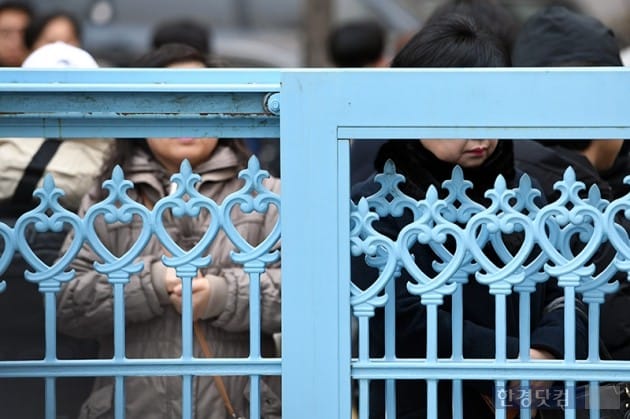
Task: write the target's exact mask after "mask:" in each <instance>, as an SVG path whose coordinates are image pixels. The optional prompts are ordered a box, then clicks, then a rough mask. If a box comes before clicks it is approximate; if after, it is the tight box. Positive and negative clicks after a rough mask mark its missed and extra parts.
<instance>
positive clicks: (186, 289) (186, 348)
mask: <svg viewBox="0 0 630 419" xmlns="http://www.w3.org/2000/svg"><path fill="white" fill-rule="evenodd" d="M187 268H188V267H178V268H176V272H177V275H178V276H179V277H180V278H181V281H182V297H183V301H182V359H184V360H190V359H192V358H193V332H192V331H193V309H192V280H193V278H194V276H195V275H196V274H197V269H196V268H194V267H190V269H187ZM192 393H193V388H192V376H191V375H182V417H183V418H184V419H191V418H192V417H193V400H192Z"/></svg>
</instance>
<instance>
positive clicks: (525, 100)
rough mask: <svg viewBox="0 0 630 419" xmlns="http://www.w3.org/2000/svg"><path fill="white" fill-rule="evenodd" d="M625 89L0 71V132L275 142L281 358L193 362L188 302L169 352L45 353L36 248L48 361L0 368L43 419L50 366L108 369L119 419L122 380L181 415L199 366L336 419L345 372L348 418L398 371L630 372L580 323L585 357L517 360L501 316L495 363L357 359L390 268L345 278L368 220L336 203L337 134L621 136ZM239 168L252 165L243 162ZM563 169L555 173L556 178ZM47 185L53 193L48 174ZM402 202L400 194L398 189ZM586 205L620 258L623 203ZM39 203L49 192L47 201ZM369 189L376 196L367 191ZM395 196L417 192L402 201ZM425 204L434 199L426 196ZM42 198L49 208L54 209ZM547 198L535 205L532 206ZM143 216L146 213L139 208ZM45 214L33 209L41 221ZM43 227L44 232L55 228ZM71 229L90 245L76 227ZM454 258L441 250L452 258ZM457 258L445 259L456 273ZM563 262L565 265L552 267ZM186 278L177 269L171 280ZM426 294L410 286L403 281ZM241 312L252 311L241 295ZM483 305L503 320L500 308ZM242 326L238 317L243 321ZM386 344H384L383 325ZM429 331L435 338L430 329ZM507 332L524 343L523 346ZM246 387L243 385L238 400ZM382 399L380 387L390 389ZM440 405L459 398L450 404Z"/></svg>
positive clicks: (50, 321)
mask: <svg viewBox="0 0 630 419" xmlns="http://www.w3.org/2000/svg"><path fill="white" fill-rule="evenodd" d="M629 93H630V73H628V72H627V71H626V70H625V69H597V70H595V69H562V70H556V69H544V70H516V69H501V70H488V69H483V70H466V71H463V70H372V71H368V70H356V71H353V70H349V71H335V70H276V71H258V70H250V71H240V70H216V69H212V70H199V71H196V70H195V71H185V72H182V71H176V70H115V69H111V70H109V69H99V70H88V71H81V70H70V71H68V70H66V71H45V70H41V71H38V70H31V71H26V70H1V71H0V121H1V122H0V136H2V137H7V136H19V137H31V136H33V137H51V136H54V137H59V138H71V137H130V138H135V137H147V136H159V137H168V136H173V137H177V136H213V137H224V138H230V137H231V138H265V137H271V138H274V137H277V138H279V141H280V148H281V170H282V193H281V198H280V204H281V231H282V278H283V283H282V358H281V359H268V358H262V357H261V356H260V354H259V353H258V352H257V351H256V350H255V349H254V350H252V353H251V354H250V357H249V358H246V359H227V358H224V359H198V358H195V357H192V355H191V351H190V348H191V345H192V334H191V331H190V328H191V325H192V322H191V321H189V320H190V319H191V317H190V310H188V311H187V310H184V313H183V323H182V324H183V325H184V327H183V330H184V332H183V342H184V348H183V356H182V357H181V359H159V360H151V359H149V360H138V359H127V358H125V356H124V340H123V339H122V337H119V338H118V340H117V344H116V349H115V353H116V355H115V356H114V358H113V359H112V360H86V361H66V360H57V359H56V356H55V339H54V330H55V297H54V294H55V292H56V291H57V289H58V288H57V287H58V286H59V281H63V280H67V279H69V277H68V276H64V274H63V273H62V271H63V268H64V267H63V266H59V267H58V268H57V267H55V268H50V267H47V266H41V265H39V266H38V264H37V262H36V260H35V259H31V261H32V263H31V265H32V266H33V268H34V269H35V270H36V271H37V272H36V274H34V275H33V276H32V277H31V278H27V279H29V280H32V281H37V282H38V283H39V284H40V291H42V292H43V293H44V296H45V297H46V333H47V335H46V336H47V351H46V358H45V359H44V360H43V361H0V377H46V380H47V387H46V391H47V395H48V396H49V397H47V402H48V406H47V418H53V417H54V410H55V409H54V397H52V396H53V395H54V380H55V377H62V376H99V375H100V376H116V379H117V382H118V383H119V385H118V387H117V389H118V390H117V393H116V400H117V402H118V403H117V408H116V418H123V417H124V403H123V400H124V394H123V391H122V388H123V387H122V382H123V380H124V377H125V376H130V375H177V376H183V377H184V381H183V383H184V384H183V389H182V393H183V396H184V397H183V398H184V406H187V407H185V409H184V414H183V416H184V417H186V418H189V417H191V407H190V406H191V405H192V403H193V402H192V400H191V399H190V380H191V378H190V377H192V376H194V375H200V374H201V375H249V376H250V377H251V383H252V389H253V390H255V389H256V388H257V387H256V386H257V383H258V379H259V377H260V376H264V375H281V376H282V385H283V388H282V399H283V417H286V418H326V419H328V418H349V417H350V414H351V403H352V402H351V400H352V398H351V381H352V380H358V382H359V386H360V389H361V390H360V392H361V397H360V406H359V407H360V416H361V417H362V418H367V417H368V416H367V414H368V412H367V384H368V382H369V381H370V380H374V379H384V380H389V382H390V383H391V382H392V380H395V379H411V378H417V379H425V380H428V382H429V392H430V393H431V392H433V391H434V390H432V388H434V387H432V386H433V385H434V384H431V383H435V382H436V381H437V380H440V379H456V380H463V379H490V380H496V383H497V385H498V386H499V387H501V385H503V384H504V383H505V382H506V381H507V380H510V379H524V380H532V379H535V378H541V377H554V378H555V379H558V380H563V381H566V382H568V384H569V386H570V385H571V384H572V383H574V382H576V381H591V382H597V381H606V380H610V379H615V380H626V381H630V369H629V368H628V364H627V363H625V362H620V361H606V362H602V361H600V360H599V358H598V355H597V351H596V345H595V342H596V341H597V334H598V330H597V327H591V329H590V330H589V333H590V343H591V346H590V349H591V350H590V352H589V358H588V359H587V360H583V361H580V360H576V359H575V355H574V354H573V353H571V351H570V350H568V351H567V352H566V354H565V359H563V360H558V361H548V362H532V361H530V360H528V359H527V358H526V357H525V358H519V359H517V360H507V359H506V357H505V354H504V351H502V350H501V347H502V346H503V347H504V345H505V335H504V334H502V333H503V331H502V328H501V326H500V325H498V326H497V358H496V359H495V360H468V359H461V357H458V356H454V357H453V358H451V359H437V357H436V355H435V352H432V351H431V349H429V350H428V352H427V353H428V355H427V358H426V359H418V360H410V359H405V360H400V359H396V358H395V356H394V355H393V352H392V347H391V346H389V348H390V349H388V350H387V351H386V355H385V358H383V359H371V358H370V357H369V355H368V353H367V346H366V345H367V322H368V318H369V317H370V315H371V310H373V308H374V306H378V305H383V304H385V302H384V301H377V300H378V298H376V297H378V293H379V292H380V290H383V289H385V290H387V287H388V286H390V287H391V285H387V282H388V281H389V283H393V281H392V280H391V279H392V275H390V276H389V277H386V276H385V277H384V278H383V280H382V281H380V282H379V284H378V285H377V286H375V287H374V289H370V290H368V291H369V292H361V291H360V290H358V289H356V288H354V287H353V286H351V282H350V256H351V242H352V243H353V246H354V247H357V248H360V247H361V246H364V244H362V241H363V240H366V239H367V238H368V236H366V235H365V231H366V229H367V226H368V224H369V223H366V222H365V220H366V217H367V215H368V213H369V205H368V204H367V203H364V204H363V205H359V206H354V205H353V204H351V202H350V180H349V179H350V178H349V173H350V162H349V149H350V140H355V141H362V140H370V139H390V138H395V139H418V138H514V139H517V140H518V139H530V138H585V139H592V138H630V135H629V134H630V117H628V112H627V109H630V106H629V105H630V94H629ZM252 171H253V172H255V171H256V167H255V165H254V166H252ZM189 175H190V174H189ZM184 176H186V175H184ZM119 182H122V180H121V179H119ZM567 182H568V183H569V184H570V179H569V178H568V179H567ZM49 189H50V191H49V192H48V193H49V196H52V192H51V191H52V187H49ZM120 190H122V189H120ZM250 192H251V191H248V193H250ZM501 193H513V191H512V192H508V191H502V192H501ZM401 200H402V201H405V199H404V198H402V197H401ZM592 201H593V202H594V203H593V202H591V203H583V204H584V205H585V206H588V210H587V211H588V214H589V217H591V218H590V219H591V220H592V222H591V225H592V226H593V228H592V229H591V233H592V234H595V235H599V236H596V237H600V240H601V241H603V240H609V241H610V242H611V243H612V244H613V245H614V246H615V249H616V250H617V252H618V258H617V260H616V262H615V263H616V264H615V265H614V266H613V267H612V268H611V269H620V270H624V271H625V270H627V269H628V268H627V259H628V258H629V257H630V248H629V246H628V243H627V237H623V236H619V237H617V236H616V235H615V231H616V229H615V227H614V225H613V224H612V223H610V222H609V221H610V220H611V219H612V217H613V216H614V214H615V213H617V212H621V211H624V210H625V209H626V208H627V206H628V205H629V204H628V201H627V200H626V199H625V198H622V199H620V200H619V201H617V202H615V203H614V204H610V205H606V206H605V207H604V206H602V205H601V204H602V203H601V202H596V199H593V200H592ZM47 202H49V203H52V202H53V200H52V198H50V199H48V201H47ZM368 202H371V203H372V204H373V203H374V198H372V199H371V201H370V199H368ZM575 203H582V201H580V202H577V201H575V202H573V204H575ZM407 204H408V205H416V204H412V203H410V202H409V201H407ZM433 204H435V202H426V203H424V205H429V206H430V205H433ZM587 204H588V205H587ZM208 205H211V204H208ZM557 208H559V204H558V205H556V209H557ZM52 210H53V211H54V212H59V213H62V212H63V209H62V208H60V207H59V208H58V207H54V208H52ZM553 210H554V209H553V208H551V207H550V208H549V209H547V210H546V211H547V212H552V211H553ZM44 211H45V210H42V211H41V212H42V213H43V212H44ZM138 211H140V212H142V211H143V210H141V209H138ZM154 211H155V210H154ZM544 212H545V209H542V208H541V209H539V211H537V212H532V213H533V214H534V216H521V217H520V218H519V220H520V222H521V223H522V225H523V226H525V227H524V228H525V229H526V230H527V231H528V232H530V231H531V234H532V240H537V241H538V243H542V240H543V237H542V233H541V230H540V229H539V226H540V225H542V224H544V220H543V219H544ZM351 214H352V220H353V221H351V216H350V215H351ZM535 214H539V215H535ZM540 214H543V215H540ZM66 216H67V217H68V218H66V219H65V220H64V221H66V222H67V223H74V225H75V226H77V228H78V231H81V230H82V229H85V228H86V227H85V225H84V224H81V223H85V220H78V219H76V218H74V217H72V216H71V215H66ZM484 216H485V219H484V218H479V219H478V221H479V222H483V223H486V224H492V223H496V224H497V225H499V224H501V221H500V219H501V214H500V213H498V212H496V213H486V214H484ZM147 217H154V215H150V214H147ZM537 217H538V218H537ZM28 220H29V218H28V217H24V219H23V220H21V223H18V225H16V227H15V228H14V229H11V228H5V227H6V226H3V225H0V227H2V229H0V234H1V235H2V237H3V239H4V242H5V243H8V244H10V245H8V246H5V252H4V253H3V255H2V259H0V262H3V263H4V262H6V261H7V260H8V258H9V257H10V254H11V253H12V252H14V251H18V250H19V251H20V252H24V253H28V250H27V249H25V248H24V246H23V245H22V244H21V242H22V237H21V236H20V234H21V231H22V230H21V228H22V227H21V226H22V225H23V224H24V223H27V222H28ZM32 220H34V218H32ZM476 221H477V220H476ZM431 222H432V223H435V220H433V221H431ZM46 223H48V221H45V222H43V224H46ZM444 223H445V224H448V223H447V222H446V221H445V222H444ZM537 223H538V224H537ZM357 225H362V226H363V227H362V229H363V230H362V231H359V230H360V229H359V230H357ZM434 225H435V224H430V225H429V226H430V227H433V226H434ZM42 228H43V229H46V228H52V224H46V225H45V226H44V225H43V226H42ZM462 234H464V233H462ZM374 237H378V236H377V235H374ZM86 240H91V239H90V237H89V235H87V236H86ZM467 240H468V239H462V241H461V242H462V244H463V245H464V246H466V248H467V249H468V250H467V251H468V252H474V249H473V247H474V246H473V245H474V243H473V241H467ZM550 243H551V244H550V245H549V246H550V247H549V251H548V256H549V258H550V259H551V260H553V261H554V263H555V265H556V266H558V269H557V270H556V271H554V270H553V269H551V270H550V271H548V272H547V273H549V274H551V275H555V276H558V277H559V278H561V281H564V283H563V284H564V290H565V297H566V298H567V301H572V296H573V295H574V293H575V292H576V290H577V292H578V293H579V292H580V289H579V287H580V285H581V282H580V281H581V280H583V279H584V277H586V275H582V276H580V275H577V277H578V278H577V279H576V275H573V273H574V272H575V270H574V271H571V270H572V269H579V268H580V267H581V266H582V265H580V263H581V262H583V260H582V259H580V260H577V261H574V260H567V257H566V254H564V253H560V254H558V253H554V252H553V251H552V250H551V249H552V246H553V244H555V242H550ZM393 246H395V244H393ZM241 250H242V251H245V252H246V251H247V250H248V249H241ZM249 250H251V249H249ZM354 250H355V252H356V251H357V249H354ZM363 251H364V252H365V249H364V250H363ZM257 256H259V255H257ZM554 257H555V258H556V259H553V258H554ZM132 259H133V258H131V259H130V260H129V261H131V260H132ZM584 260H586V259H584ZM243 262H244V263H245V264H246V263H247V261H245V260H244V261H243ZM389 262H390V263H394V264H397V263H402V262H401V260H400V259H398V256H390V260H389ZM3 263H0V265H3ZM112 263H115V261H112ZM183 263H184V262H182V264H183ZM461 263H462V262H461V261H456V262H454V266H455V265H457V266H460V265H461ZM182 266H184V265H182ZM252 266H253V265H252ZM383 266H384V265H383ZM457 266H455V267H454V268H453V270H455V271H456V270H457V269H456V268H457ZM506 266H509V267H508V268H505V267H503V269H497V272H494V274H496V275H495V280H496V281H497V282H496V284H497V285H496V287H497V288H496V290H498V291H496V292H494V291H495V289H494V288H493V285H491V284H489V290H490V292H493V293H494V294H495V295H496V296H497V307H499V308H500V307H501V303H500V302H501V300H502V295H503V296H504V295H505V292H504V291H506V288H505V287H502V286H500V285H498V284H503V285H505V281H506V278H509V276H510V274H511V273H513V272H514V269H516V267H515V266H513V265H509V264H508V265H506ZM562 266H566V267H569V268H570V269H568V270H565V271H563V270H562V269H561V268H562ZM0 268H5V266H0ZM521 268H523V267H522V265H521ZM252 269H253V268H252ZM488 269H492V267H490V268H488ZM184 270H185V269H184ZM253 270H255V269H253ZM187 275H189V274H186V273H185V272H183V271H182V276H183V277H184V278H186V277H187ZM252 278H255V273H253V274H252ZM563 278H564V279H563ZM440 281H442V278H440ZM502 281H503V282H502ZM253 282H255V281H252V283H253ZM508 282H509V281H508ZM184 283H185V282H184ZM493 284H495V283H493ZM433 285H435V284H433ZM518 285H519V284H517V283H509V284H508V285H507V289H508V290H512V287H514V289H515V291H518V292H521V291H523V294H522V295H524V294H526V291H525V290H523V289H518V287H517V286H518ZM601 285H602V287H600V288H601V289H600V291H601V292H604V288H605V286H604V284H603V283H602V284H601ZM114 288H115V289H117V290H118V291H117V292H118V294H119V297H117V298H118V299H119V300H122V297H121V296H122V285H116V284H115V285H114ZM390 289H391V288H390ZM432 291H435V292H437V293H438V294H439V292H443V293H446V292H454V291H455V290H454V289H453V286H452V283H451V282H449V281H448V280H447V279H444V282H440V286H439V287H436V288H435V289H432ZM386 292H387V291H386ZM423 293H424V291H422V290H420V291H418V294H423ZM254 295H255V293H254ZM375 298H376V299H375ZM420 298H421V297H420V296H419V297H418V299H419V301H420ZM587 302H592V304H591V305H590V311H589V315H590V316H596V315H597V314H596V313H597V308H596V307H597V306H598V303H597V301H596V298H594V299H593V301H587ZM423 303H426V304H428V307H433V308H429V316H430V317H429V318H431V313H432V312H433V310H434V309H435V307H436V305H437V304H439V298H438V299H435V298H434V299H431V298H425V299H424V300H423ZM387 304H391V303H387ZM568 304H569V306H568V309H566V310H565V313H566V314H565V329H566V330H571V326H572V325H573V324H574V321H575V319H574V311H573V310H571V306H570V303H568ZM119 306H121V309H120V310H119V311H117V313H118V317H117V320H116V325H117V326H116V327H117V328H118V329H119V330H124V328H123V326H124V321H123V320H124V311H122V305H119ZM252 307H253V308H254V309H255V307H256V306H255V304H253V305H252ZM386 307H387V305H386ZM390 307H391V305H390ZM254 311H256V310H252V312H254ZM390 311H391V308H390ZM497 313H498V314H499V315H500V310H499V311H498V312H497ZM253 315H255V314H253ZM352 315H355V316H357V318H358V320H359V356H358V358H357V359H352V357H351V316H352ZM526 317H527V316H523V318H526ZM592 320H594V321H592V322H591V323H594V324H596V323H597V321H596V317H592ZM256 321H257V320H256V319H255V318H253V319H252V324H256ZM429 323H430V322H429ZM185 325H188V326H185ZM432 330H433V331H432ZM120 333H122V332H120ZM250 333H251V335H250V336H251V338H252V342H256V341H257V339H258V338H259V334H258V331H251V332H250ZM428 333H434V329H431V327H429V331H428ZM120 336H122V335H120ZM388 339H389V342H391V341H392V337H391V335H390V336H389V337H388ZM573 339H574V336H573V335H572V333H566V334H565V346H566V347H567V348H570V347H572V343H573ZM428 341H429V343H430V344H431V342H435V341H434V340H432V339H431V338H429V339H428ZM522 344H523V345H526V341H524V342H523V343H522ZM255 346H256V345H252V348H255ZM429 346H431V345H429ZM254 393H255V391H252V395H253V394H254ZM388 394H389V398H390V399H391V397H392V394H393V391H392V390H391V386H390V390H388ZM430 398H431V396H429V399H430ZM259 403H260V400H259V398H257V397H256V396H253V400H252V417H257V416H258V411H259V407H258V406H259ZM390 409H391V407H390ZM429 409H430V410H429V411H430V412H431V416H432V417H438V416H436V415H437V413H435V410H433V409H434V407H432V406H431V404H430V405H429ZM455 409H456V411H457V409H458V408H457V406H456V407H455ZM390 412H392V411H391V410H390ZM505 414H506V412H505V409H497V417H500V418H502V417H506V416H505ZM566 417H568V418H571V417H575V411H574V410H571V409H569V410H567V411H566ZM592 417H596V416H592Z"/></svg>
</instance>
